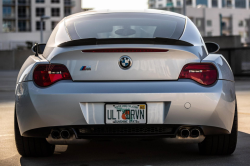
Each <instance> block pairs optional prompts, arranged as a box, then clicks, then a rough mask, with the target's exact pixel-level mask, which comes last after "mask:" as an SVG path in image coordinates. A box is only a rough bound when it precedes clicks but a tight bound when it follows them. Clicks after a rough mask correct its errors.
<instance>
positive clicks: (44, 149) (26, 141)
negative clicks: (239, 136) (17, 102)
mask: <svg viewBox="0 0 250 166" xmlns="http://www.w3.org/2000/svg"><path fill="white" fill-rule="evenodd" d="M14 130H15V131H14V132H15V141H16V148H17V151H18V153H19V154H20V155H22V156H23V157H46V156H51V155H53V153H54V150H55V145H51V144H49V143H48V142H47V141H46V139H45V138H33V137H23V136H21V134H20V131H19V127H18V122H17V117H16V114H15V120H14Z"/></svg>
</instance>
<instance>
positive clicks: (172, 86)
mask: <svg viewBox="0 0 250 166" xmlns="http://www.w3.org/2000/svg"><path fill="white" fill-rule="evenodd" d="M112 102H114V103H116V102H134V103H136V102H145V103H147V105H148V110H147V124H159V125H160V124H162V125H164V124H167V125H189V126H190V125H191V126H192V125H195V126H210V127H216V128H220V129H223V130H226V131H228V132H230V131H231V128H232V123H233V116H234V111H235V90H234V82H231V81H225V80H218V81H217V82H216V83H215V84H214V85H213V86H209V87H205V86H201V85H199V84H198V83H195V82H194V81H192V80H178V81H143V82H141V81H138V82H137V81H133V82H72V81H59V82H57V83H56V84H54V85H52V86H50V87H48V88H39V87H37V86H36V85H35V84H34V83H33V82H32V81H29V82H23V83H20V84H18V86H17V90H16V113H17V118H18V122H19V128H20V132H21V134H22V135H25V134H24V133H27V131H30V130H32V129H39V128H51V127H58V126H78V125H81V126H82V125H105V120H104V105H105V103H112ZM187 102H188V103H190V104H191V107H190V108H189V109H187V108H185V103H187Z"/></svg>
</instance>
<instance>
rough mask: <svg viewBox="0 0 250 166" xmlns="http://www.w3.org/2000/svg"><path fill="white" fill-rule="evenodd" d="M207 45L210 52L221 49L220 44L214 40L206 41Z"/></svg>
mask: <svg viewBox="0 0 250 166" xmlns="http://www.w3.org/2000/svg"><path fill="white" fill-rule="evenodd" d="M205 45H206V47H207V51H208V53H211V54H212V53H216V52H218V51H219V49H220V46H219V45H218V44H217V43H214V42H205Z"/></svg>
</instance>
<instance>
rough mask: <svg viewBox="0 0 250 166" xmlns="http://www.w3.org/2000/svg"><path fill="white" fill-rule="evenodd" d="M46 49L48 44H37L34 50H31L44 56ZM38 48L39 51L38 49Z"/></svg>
mask: <svg viewBox="0 0 250 166" xmlns="http://www.w3.org/2000/svg"><path fill="white" fill-rule="evenodd" d="M45 47H46V44H35V45H34V46H33V47H32V48H31V50H32V51H33V52H34V53H35V54H36V53H38V54H43V51H44V49H45ZM37 48H38V49H37Z"/></svg>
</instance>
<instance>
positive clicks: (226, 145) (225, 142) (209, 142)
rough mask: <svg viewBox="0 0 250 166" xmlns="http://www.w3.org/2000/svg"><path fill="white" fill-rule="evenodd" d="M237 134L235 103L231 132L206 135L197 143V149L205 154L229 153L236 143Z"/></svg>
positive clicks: (233, 149)
mask: <svg viewBox="0 0 250 166" xmlns="http://www.w3.org/2000/svg"><path fill="white" fill-rule="evenodd" d="M237 136H238V112H237V104H235V113H234V121H233V126H232V131H231V134H224V135H211V136H206V138H205V140H204V141H203V142H201V143H199V151H200V153H201V154H205V155H230V154H232V153H233V152H234V151H235V149H236V145H237Z"/></svg>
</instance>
